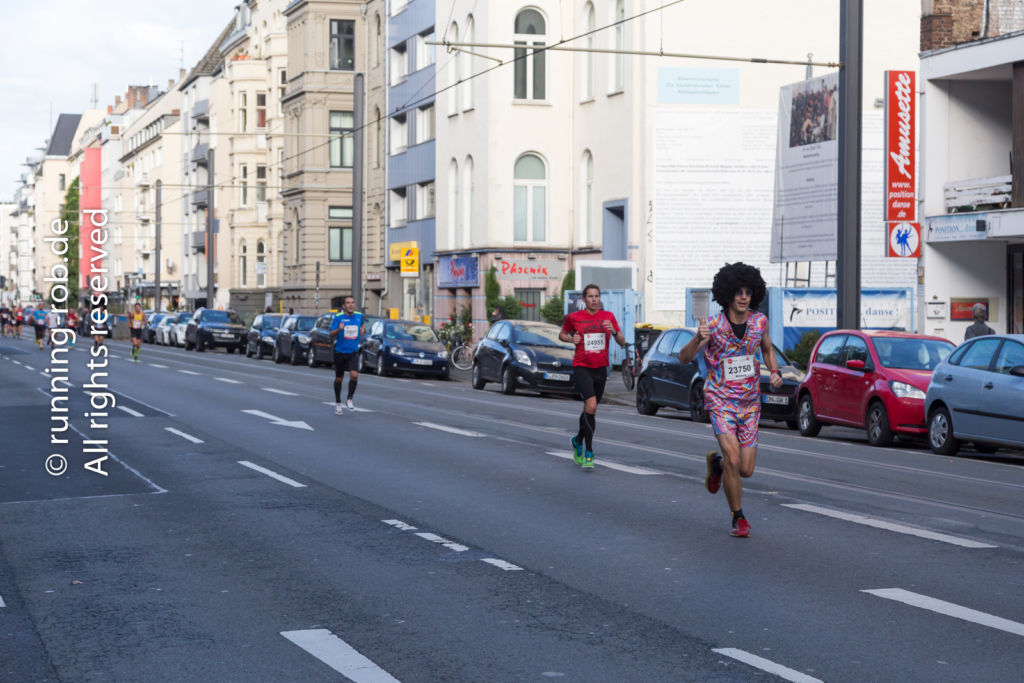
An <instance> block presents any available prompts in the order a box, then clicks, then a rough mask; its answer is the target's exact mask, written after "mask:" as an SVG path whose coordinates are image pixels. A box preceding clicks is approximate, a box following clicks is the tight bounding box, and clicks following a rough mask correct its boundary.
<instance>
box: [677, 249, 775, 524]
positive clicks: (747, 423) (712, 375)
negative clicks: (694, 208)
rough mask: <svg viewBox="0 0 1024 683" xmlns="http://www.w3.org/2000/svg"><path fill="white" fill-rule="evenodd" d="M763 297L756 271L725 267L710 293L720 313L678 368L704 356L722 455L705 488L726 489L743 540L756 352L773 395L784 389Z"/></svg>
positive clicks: (757, 412)
mask: <svg viewBox="0 0 1024 683" xmlns="http://www.w3.org/2000/svg"><path fill="white" fill-rule="evenodd" d="M765 294H766V288H765V284H764V279H763V278H762V277H761V271H759V270H758V269H757V268H754V267H753V266H748V265H746V264H744V263H732V264H729V265H726V266H724V267H722V269H721V270H719V271H718V274H717V275H715V280H714V283H713V284H712V287H711V295H712V297H713V298H714V300H715V301H716V302H717V303H718V305H719V306H721V307H722V312H721V313H719V314H718V315H717V316H715V317H714V318H712V319H710V320H703V321H701V323H700V329H699V330H698V331H697V335H696V336H695V337H694V338H693V339H691V340H690V341H689V343H687V344H686V346H684V347H683V350H682V351H680V352H679V362H680V363H683V364H686V363H689V362H690V361H692V360H693V359H694V358H696V356H697V353H698V352H700V351H701V350H703V351H704V360H705V361H706V363H707V367H708V377H707V380H706V381H705V383H704V404H705V405H706V406H707V410H708V413H709V414H710V416H711V423H712V425H713V426H714V428H715V436H717V437H718V446H719V448H720V449H721V451H722V455H719V454H718V453H716V452H714V451H712V452H711V453H708V455H707V475H706V477H705V479H704V484H705V486H706V487H707V490H708V492H710V493H717V492H718V488H719V486H720V485H721V484H723V483H724V484H725V497H726V499H727V500H728V502H729V509H730V510H732V535H733V536H738V537H741V538H745V537H747V536H749V535H750V522H748V521H747V519H746V517H744V516H743V506H742V498H743V483H742V480H741V477H749V476H751V475H753V474H754V460H755V459H756V458H757V421H758V419H760V417H761V364H760V363H759V362H758V360H757V355H756V354H757V349H758V347H760V349H761V353H762V355H763V356H764V359H765V363H766V364H767V365H768V368H769V369H770V370H771V385H772V389H776V390H777V389H778V388H779V387H781V386H782V375H781V374H779V362H778V359H776V357H775V349H774V348H773V347H772V342H771V339H769V338H768V318H767V316H765V315H764V314H763V313H759V312H758V311H757V308H758V306H760V305H761V302H762V301H764V297H765ZM723 456H724V457H723Z"/></svg>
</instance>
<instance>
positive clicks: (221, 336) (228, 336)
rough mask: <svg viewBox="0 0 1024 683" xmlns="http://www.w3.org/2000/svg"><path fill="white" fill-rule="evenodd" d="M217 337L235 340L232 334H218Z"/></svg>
mask: <svg viewBox="0 0 1024 683" xmlns="http://www.w3.org/2000/svg"><path fill="white" fill-rule="evenodd" d="M217 336H218V337H220V338H221V339H234V338H235V335H233V334H226V333H221V334H218V335H217Z"/></svg>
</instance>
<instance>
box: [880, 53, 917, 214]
mask: <svg viewBox="0 0 1024 683" xmlns="http://www.w3.org/2000/svg"><path fill="white" fill-rule="evenodd" d="M915 75H916V74H915V73H914V72H913V71H886V72H885V185H884V187H885V221H886V222H887V223H890V222H900V223H903V222H912V221H914V219H915V218H916V217H917V201H916V195H915V193H916V189H917V164H916V162H915V153H916V151H917V122H916V116H917V107H916V100H915V99H914V96H915V94H916V92H917V91H916V78H915Z"/></svg>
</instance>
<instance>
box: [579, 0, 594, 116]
mask: <svg viewBox="0 0 1024 683" xmlns="http://www.w3.org/2000/svg"><path fill="white" fill-rule="evenodd" d="M596 21H597V20H596V18H595V16H594V5H593V4H592V3H589V2H588V3H587V4H586V6H584V8H583V26H584V27H585V30H586V31H587V33H588V35H587V37H586V48H587V50H593V49H594V48H595V47H596V45H595V42H594V41H595V39H596V36H595V35H594V34H593V33H591V31H593V30H594V29H595V28H596V26H597V24H596ZM582 59H583V65H582V66H583V68H582V69H581V72H580V77H581V78H582V79H583V82H582V83H581V84H580V85H581V87H580V90H581V91H582V92H581V94H582V97H581V99H583V100H591V99H593V98H594V80H595V73H594V71H595V69H594V53H593V52H584V53H583V55H582Z"/></svg>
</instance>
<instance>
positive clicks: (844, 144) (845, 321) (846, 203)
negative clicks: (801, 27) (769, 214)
mask: <svg viewBox="0 0 1024 683" xmlns="http://www.w3.org/2000/svg"><path fill="white" fill-rule="evenodd" d="M863 56H864V0H840V3H839V61H840V62H842V67H841V68H840V69H839V198H838V212H837V213H838V216H837V217H838V226H837V227H838V231H837V238H838V243H837V245H836V290H837V301H836V303H837V305H836V326H837V327H839V328H840V329H859V328H860V188H861V182H860V181H861V178H860V157H861V144H860V138H861V99H862V98H863Z"/></svg>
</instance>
